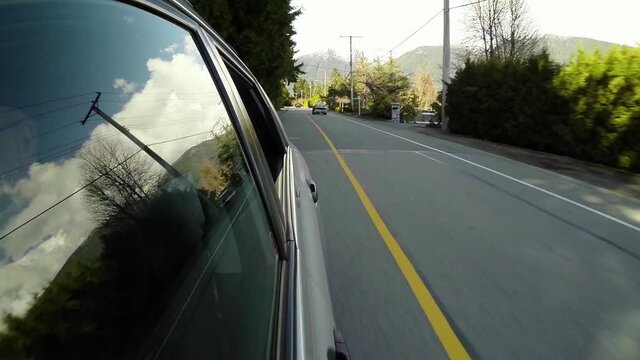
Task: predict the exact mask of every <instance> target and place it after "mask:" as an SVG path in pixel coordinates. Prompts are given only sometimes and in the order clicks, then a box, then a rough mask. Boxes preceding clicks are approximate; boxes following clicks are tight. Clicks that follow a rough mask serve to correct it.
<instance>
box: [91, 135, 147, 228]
mask: <svg viewBox="0 0 640 360" xmlns="http://www.w3.org/2000/svg"><path fill="white" fill-rule="evenodd" d="M131 153H132V150H131V149H130V148H129V147H126V146H125V145H124V144H123V143H122V142H117V141H100V142H98V143H96V144H92V145H90V146H89V147H87V148H85V149H83V150H82V151H81V152H80V153H79V157H80V158H81V159H82V160H83V163H82V174H83V176H84V178H85V179H94V178H99V180H98V181H95V182H93V183H91V184H90V185H89V186H88V187H87V188H86V193H85V196H86V197H87V206H88V207H89V208H90V209H91V212H92V213H93V215H94V216H95V218H96V219H97V220H99V221H106V220H108V219H110V218H111V217H112V216H114V215H116V214H117V213H120V212H122V213H124V214H128V215H133V213H132V212H133V211H134V210H133V209H132V208H134V207H138V206H140V205H143V204H146V203H148V202H149V200H150V194H151V193H152V192H154V191H155V187H156V185H157V182H158V174H156V173H155V172H154V171H153V170H152V166H153V161H151V160H150V159H149V158H148V157H145V156H144V155H142V154H141V153H138V154H136V155H134V156H133V157H131V158H129V159H127V157H130V155H129V154H131ZM119 163H121V164H120V166H117V167H116V166H115V165H116V164H119ZM110 169H114V170H112V171H109V170H110ZM101 175H103V176H101Z"/></svg>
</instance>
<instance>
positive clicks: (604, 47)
mask: <svg viewBox="0 0 640 360" xmlns="http://www.w3.org/2000/svg"><path fill="white" fill-rule="evenodd" d="M543 41H544V45H545V47H546V48H547V50H548V51H549V55H550V56H551V59H552V60H553V61H556V62H559V63H561V64H567V63H569V61H571V58H572V57H573V56H574V55H575V54H576V52H577V51H578V49H580V48H582V49H584V51H585V52H587V53H593V52H594V51H596V50H599V51H601V52H606V51H608V50H610V49H611V48H613V47H614V46H618V45H619V44H614V43H610V42H606V41H600V40H594V39H589V38H584V37H572V36H558V35H549V34H547V35H544V36H543Z"/></svg>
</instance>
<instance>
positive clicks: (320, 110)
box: [311, 102, 329, 115]
mask: <svg viewBox="0 0 640 360" xmlns="http://www.w3.org/2000/svg"><path fill="white" fill-rule="evenodd" d="M328 109H329V107H328V106H327V104H325V103H322V102H320V103H317V104H316V105H315V106H314V107H313V110H311V113H312V114H314V115H315V114H324V115H327V110H328Z"/></svg>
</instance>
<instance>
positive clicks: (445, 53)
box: [440, 0, 451, 131]
mask: <svg viewBox="0 0 640 360" xmlns="http://www.w3.org/2000/svg"><path fill="white" fill-rule="evenodd" d="M449 10H450V9H449V0H444V8H443V9H442V15H443V16H444V31H443V33H444V39H443V43H442V111H441V114H442V119H440V125H441V127H442V130H444V131H449V119H448V118H447V114H446V112H445V106H446V103H447V84H449V81H450V78H449V69H450V68H451V43H450V39H449V28H450V27H449Z"/></svg>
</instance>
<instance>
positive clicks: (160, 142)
mask: <svg viewBox="0 0 640 360" xmlns="http://www.w3.org/2000/svg"><path fill="white" fill-rule="evenodd" d="M210 133H211V130H209V131H203V132H199V133H197V134H191V135H187V136H181V137H179V138H175V139H171V140H165V141H158V142H155V143H151V144H148V145H147V146H154V145H160V144H166V143H170V142H174V141H178V140H184V139H188V138H192V137H194V136H199V135H204V134H210Z"/></svg>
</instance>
